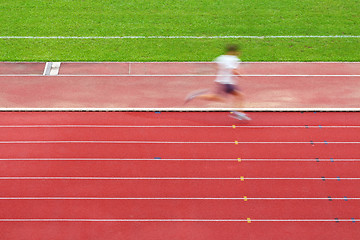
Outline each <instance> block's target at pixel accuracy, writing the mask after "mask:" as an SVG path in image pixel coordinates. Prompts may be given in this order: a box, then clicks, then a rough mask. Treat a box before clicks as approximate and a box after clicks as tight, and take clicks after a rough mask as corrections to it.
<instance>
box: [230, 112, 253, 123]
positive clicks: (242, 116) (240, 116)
mask: <svg viewBox="0 0 360 240" xmlns="http://www.w3.org/2000/svg"><path fill="white" fill-rule="evenodd" d="M230 117H233V118H236V119H237V120H241V121H243V120H245V121H250V120H251V118H250V117H248V116H247V115H246V114H245V113H242V112H232V114H230Z"/></svg>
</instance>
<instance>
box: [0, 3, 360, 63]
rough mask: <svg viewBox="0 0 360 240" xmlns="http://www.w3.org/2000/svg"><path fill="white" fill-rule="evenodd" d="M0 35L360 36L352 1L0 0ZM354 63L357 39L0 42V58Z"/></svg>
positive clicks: (359, 48) (359, 15)
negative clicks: (233, 54) (238, 49)
mask: <svg viewBox="0 0 360 240" xmlns="http://www.w3.org/2000/svg"><path fill="white" fill-rule="evenodd" d="M0 12H1V14H0V22H1V24H0V35H1V36H42V37H43V36H85V37H87V36H233V35H236V36H279V35H280V36H283V35H287V36H298V35H318V36H319V35H321V36H329V35H354V36H360V27H359V26H360V4H359V2H358V0H346V1H339V0H301V1H294V0H163V1H158V0H126V1H119V0H58V1H51V0H32V1H28V0H3V1H1V2H0ZM226 43H238V44H240V45H241V46H242V48H243V55H242V60H244V61H360V38H284V39H283V38H274V39H273V38H265V39H243V38H241V39H13V38H12V39H4V38H1V39H0V61H211V60H213V59H214V58H215V57H216V56H217V55H219V54H221V53H222V49H223V46H224V44H226Z"/></svg>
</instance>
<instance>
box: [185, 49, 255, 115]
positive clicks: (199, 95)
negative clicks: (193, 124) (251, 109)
mask: <svg viewBox="0 0 360 240" xmlns="http://www.w3.org/2000/svg"><path fill="white" fill-rule="evenodd" d="M239 55H240V50H239V48H238V46H237V45H234V44H230V45H227V46H226V53H225V54H224V55H221V56H219V57H217V58H216V59H215V62H216V63H217V77H216V79H215V88H214V90H213V91H210V90H208V89H205V90H204V89H203V90H198V91H195V92H192V93H190V94H189V95H188V96H187V97H186V98H185V103H188V102H189V101H191V100H194V99H203V100H208V101H216V102H226V101H227V97H228V96H232V97H233V98H232V106H233V107H234V108H243V107H244V95H243V93H242V92H241V90H240V88H239V86H238V85H237V83H236V80H235V79H234V78H235V77H240V72H239V70H238V67H239V63H240V62H241V61H240V59H239V58H238V56H239ZM230 116H231V117H234V118H236V119H239V120H248V121H249V120H251V119H250V118H249V117H248V116H247V115H246V114H245V113H243V112H237V111H235V112H232V115H230Z"/></svg>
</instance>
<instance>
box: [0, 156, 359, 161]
mask: <svg viewBox="0 0 360 240" xmlns="http://www.w3.org/2000/svg"><path fill="white" fill-rule="evenodd" d="M0 161H160V162H164V161H204V162H207V161H210V162H217V161H219V162H246V161H249V162H315V161H319V162H358V161H360V159H357V158H344V159H336V158H327V159H325V158H317V159H316V158H313V159H311V158H273V159H270V158H269V159H265V158H237V159H235V158H171V159H170V158H160V157H155V158H0Z"/></svg>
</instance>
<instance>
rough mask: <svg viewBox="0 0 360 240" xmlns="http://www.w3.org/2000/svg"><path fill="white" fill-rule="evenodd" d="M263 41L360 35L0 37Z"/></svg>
mask: <svg viewBox="0 0 360 240" xmlns="http://www.w3.org/2000/svg"><path fill="white" fill-rule="evenodd" d="M241 38H245V39H246V38H250V39H253V38H254V39H265V38H360V35H284V36H239V35H234V36H0V39H241Z"/></svg>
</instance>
